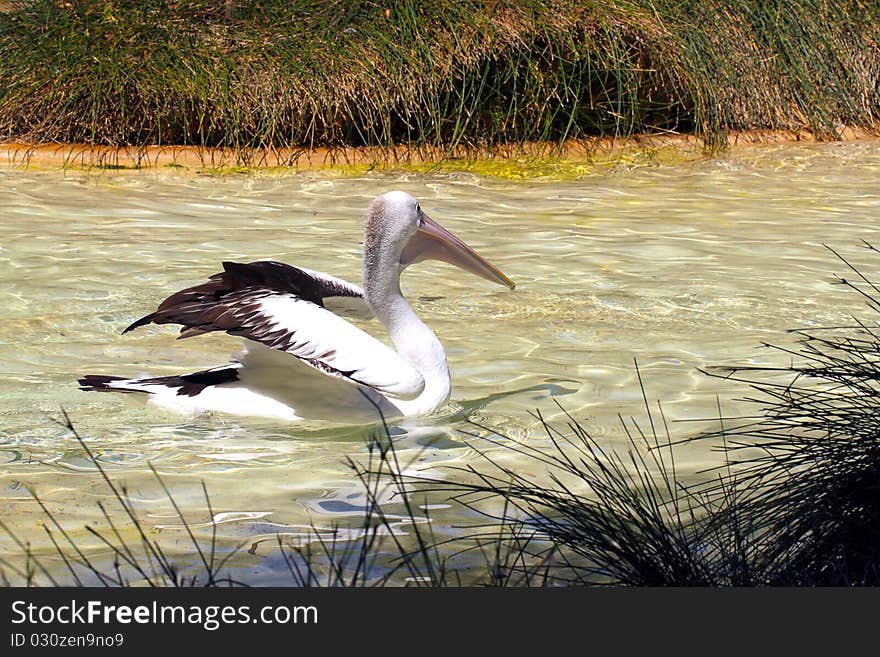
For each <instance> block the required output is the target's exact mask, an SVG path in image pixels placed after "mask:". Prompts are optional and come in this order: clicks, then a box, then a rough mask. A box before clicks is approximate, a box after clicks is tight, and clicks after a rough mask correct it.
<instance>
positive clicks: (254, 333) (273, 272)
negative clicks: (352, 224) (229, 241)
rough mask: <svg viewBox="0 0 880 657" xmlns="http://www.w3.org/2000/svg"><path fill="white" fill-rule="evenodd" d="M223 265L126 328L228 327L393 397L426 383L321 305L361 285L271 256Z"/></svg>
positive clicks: (356, 293) (353, 293) (410, 394)
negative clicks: (245, 262)
mask: <svg viewBox="0 0 880 657" xmlns="http://www.w3.org/2000/svg"><path fill="white" fill-rule="evenodd" d="M223 269H224V271H222V272H220V273H218V274H215V275H213V276H211V278H210V279H209V280H208V282H207V283H204V284H202V285H197V286H195V287H191V288H187V289H185V290H181V291H180V292H177V293H176V294H173V295H171V296H170V297H168V298H167V299H166V300H165V301H163V302H162V304H161V305H160V306H159V308H158V309H157V310H156V311H155V312H153V313H150V314H149V315H147V316H145V317H142V318H141V319H139V320H137V321H136V322H134V323H132V324H131V325H130V326H129V327H128V328H126V329H125V331H124V332H128V331H131V330H133V329H135V328H137V327H139V326H143V325H145V324H150V323H154V324H180V325H181V326H182V328H181V330H180V337H181V338H188V337H191V336H194V335H200V334H202V333H208V332H211V331H225V332H226V333H229V334H230V335H235V336H239V337H242V338H247V339H249V340H253V341H255V342H260V343H262V344H264V345H266V346H267V347H271V348H272V349H276V350H278V351H283V352H286V353H288V354H291V355H292V356H295V357H297V358H299V359H300V360H301V361H302V362H303V363H305V364H307V365H309V366H311V367H313V368H314V369H316V370H318V371H319V372H322V373H323V374H326V375H328V376H334V377H339V378H342V379H345V380H348V381H350V382H352V383H357V384H361V385H364V386H368V387H370V388H373V389H375V390H377V391H379V392H381V393H383V394H386V395H389V396H392V397H396V398H399V399H413V398H415V397H417V396H418V395H419V394H420V393H421V392H422V390H423V389H424V386H425V382H424V379H423V378H422V375H421V373H420V372H419V371H418V370H417V369H415V368H414V367H413V366H412V365H410V364H409V363H408V362H407V361H406V360H404V359H403V358H402V357H401V356H400V355H399V354H398V353H397V352H396V351H394V350H393V349H391V348H390V347H388V346H386V345H384V344H382V343H381V342H379V341H378V340H376V339H375V338H373V337H372V336H370V335H369V334H367V333H365V332H364V331H362V330H360V329H359V328H357V327H356V326H354V325H352V324H350V323H349V322H347V321H346V320H345V319H343V318H341V317H339V316H337V315H335V314H334V313H332V312H330V311H329V310H327V309H326V308H325V307H324V300H325V299H327V298H330V297H351V298H362V297H363V291H362V290H361V289H360V288H359V287H357V286H356V285H352V284H351V283H347V282H346V281H343V280H341V279H338V278H334V277H332V276H327V275H326V274H322V273H320V272H313V271H310V270H308V269H302V268H299V267H292V266H290V265H285V264H282V263H279V262H271V261H264V262H253V263H250V264H241V263H234V262H224V263H223Z"/></svg>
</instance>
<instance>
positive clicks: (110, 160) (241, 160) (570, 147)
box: [0, 128, 880, 170]
mask: <svg viewBox="0 0 880 657" xmlns="http://www.w3.org/2000/svg"><path fill="white" fill-rule="evenodd" d="M837 137H838V139H839V140H841V141H857V140H875V139H878V138H880V137H878V135H877V134H876V133H873V132H870V131H867V130H863V129H858V128H843V129H842V130H841V131H840V133H839V134H838V135H837ZM814 141H818V140H817V137H816V135H815V134H814V133H812V132H809V131H806V130H804V131H790V130H751V131H744V132H731V133H730V134H729V135H728V139H727V142H728V145H731V146H734V145H742V144H781V143H793V142H814ZM660 149H678V150H681V151H684V152H691V153H699V152H702V151H703V149H704V145H703V142H702V140H701V139H699V138H698V137H696V136H694V135H682V134H647V135H634V136H631V137H626V138H620V139H615V138H612V137H601V138H599V137H597V138H595V139H585V140H584V139H579V140H569V141H567V142H565V143H564V144H562V145H561V146H559V145H557V144H553V143H546V142H535V143H526V144H512V145H509V146H501V147H494V148H491V149H486V150H475V149H470V148H465V147H460V148H456V149H453V151H452V152H451V153H450V152H449V151H447V150H445V149H438V148H431V147H422V148H415V147H406V146H400V147H395V148H393V149H387V148H380V147H350V148H337V149H328V148H317V149H299V150H294V149H264V150H240V149H232V148H203V147H198V146H137V147H135V146H126V147H114V146H91V145H88V144H22V143H0V166H10V167H18V168H24V167H29V166H34V167H53V168H54V167H70V168H86V169H88V168H93V167H94V168H101V169H107V168H112V169H116V168H120V169H156V168H162V167H169V168H177V167H180V168H183V169H192V170H205V169H215V170H216V169H230V168H233V169H239V168H246V169H265V168H278V167H284V168H290V169H294V170H309V169H321V168H329V167H341V166H364V165H367V166H376V167H380V168H382V167H388V168H394V167H396V166H407V165H424V164H430V163H434V162H440V161H454V160H466V161H472V160H475V159H499V158H510V159H513V158H554V159H562V160H587V161H589V160H591V159H593V158H601V159H606V158H608V157H613V156H614V155H615V154H620V155H626V154H630V153H634V152H644V151H653V150H660Z"/></svg>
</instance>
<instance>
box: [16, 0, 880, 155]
mask: <svg viewBox="0 0 880 657" xmlns="http://www.w3.org/2000/svg"><path fill="white" fill-rule="evenodd" d="M878 38H880V10H878V8H877V6H876V3H865V2H861V1H859V0H845V1H844V2H835V3H831V2H826V1H824V0H780V2H776V3H769V4H768V3H763V2H757V1H756V0H709V1H708V2H697V1H696V0H688V1H686V2H671V1H667V0H657V1H652V0H610V1H605V2H579V1H575V0H507V1H503V2H489V1H485V0H469V1H465V2H459V1H457V0H441V1H439V2H434V1H432V2H428V1H427V0H401V2H396V3H377V2H371V1H368V0H357V1H354V2H340V1H333V0H331V1H329V2H328V1H326V0H320V1H319V0H294V1H292V2H291V1H290V0H259V2H258V1H256V0H236V1H234V2H227V1H226V0H147V1H145V2H141V1H138V2H134V1H133V0H65V1H64V2H61V1H60V0H28V1H22V2H17V3H14V4H13V5H12V7H11V9H10V10H8V11H6V12H0V138H2V139H5V140H7V141H15V140H19V141H25V142H29V143H41V142H74V143H87V144H96V145H110V146H144V145H148V144H153V145H156V144H158V145H170V144H175V145H176V144H181V145H195V146H211V147H229V148H232V149H234V150H235V151H236V152H237V153H238V157H239V160H240V161H242V162H247V161H248V160H249V158H252V157H254V154H255V153H256V152H265V151H267V150H268V151H273V152H274V151H278V150H279V149H290V151H291V152H290V153H289V154H288V155H287V156H286V157H288V158H289V159H290V160H291V161H295V159H296V157H297V153H298V152H299V151H301V150H302V149H313V148H316V147H326V148H331V149H333V148H338V147H346V146H379V147H382V148H385V149H388V150H389V152H388V153H386V155H385V157H386V159H393V158H394V157H395V155H394V154H393V153H391V152H390V151H391V150H393V149H394V148H395V147H397V146H401V145H405V146H408V147H409V148H415V149H416V151H418V149H430V150H431V151H432V152H434V153H436V152H440V153H447V154H451V153H461V149H462V148H464V149H466V150H467V149H472V150H475V151H481V150H482V149H488V148H491V147H492V146H497V145H499V144H510V143H513V144H521V145H524V144H526V143H531V142H535V141H551V142H556V143H562V142H563V141H565V140H567V139H570V138H584V137H591V136H596V135H598V136H614V137H617V136H626V135H630V134H634V133H638V132H658V131H659V132H691V131H696V132H698V133H699V134H701V135H702V136H703V137H704V138H705V139H706V140H707V142H708V143H709V144H722V143H726V139H727V132H728V131H730V130H741V129H751V128H759V129H775V128H785V129H794V130H801V129H809V130H811V131H813V132H814V133H815V134H816V135H818V136H819V137H821V138H834V137H836V136H837V135H838V134H839V133H840V130H841V128H842V126H843V125H852V126H860V127H863V128H867V129H875V128H876V125H877V118H878V111H880V110H878V107H880V96H878V93H880V91H878V87H877V84H876V80H877V79H878V77H880V52H878V50H877V48H876V43H877V40H878ZM276 154H277V153H276Z"/></svg>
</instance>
